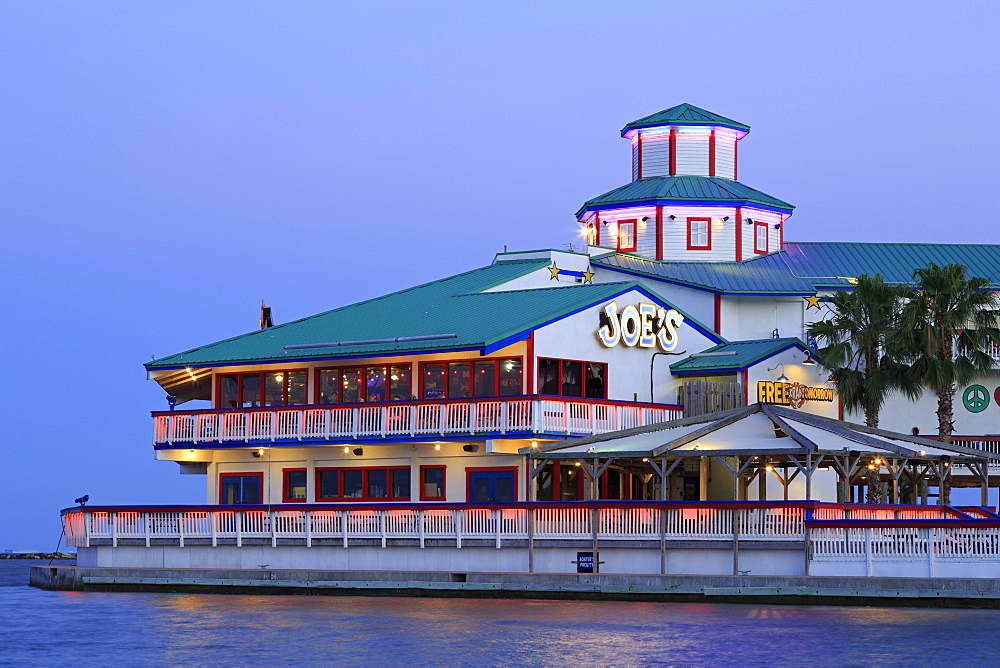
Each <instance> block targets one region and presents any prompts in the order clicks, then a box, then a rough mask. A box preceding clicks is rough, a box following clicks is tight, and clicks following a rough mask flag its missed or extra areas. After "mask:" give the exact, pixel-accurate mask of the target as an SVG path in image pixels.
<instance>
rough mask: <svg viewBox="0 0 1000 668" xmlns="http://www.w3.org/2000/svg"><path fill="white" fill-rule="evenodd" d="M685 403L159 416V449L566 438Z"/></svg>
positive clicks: (355, 407)
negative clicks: (282, 444) (352, 442)
mask: <svg viewBox="0 0 1000 668" xmlns="http://www.w3.org/2000/svg"><path fill="white" fill-rule="evenodd" d="M682 411H683V409H682V407H681V406H677V405H673V404H646V403H638V402H623V401H608V400H603V399H582V398H567V397H553V396H546V395H527V396H518V397H491V398H481V399H444V400H423V401H391V402H378V403H361V404H325V405H308V406H273V407H266V408H235V409H206V410H197V411H169V412H166V411H165V412H154V413H153V444H154V445H155V446H157V447H160V448H169V447H190V446H192V445H196V444H197V445H209V444H220V445H221V444H225V445H237V444H244V443H245V444H257V443H287V444H292V443H299V442H324V441H331V440H332V441H338V442H350V441H368V442H370V441H373V440H393V441H399V440H438V439H449V438H462V437H467V438H469V437H471V438H525V437H531V436H537V437H540V438H553V437H554V438H567V437H577V436H589V435H592V434H603V433H606V432H610V431H617V430H619V429H629V428H631V427H643V426H646V425H651V424H656V423H658V422H665V421H667V420H676V419H679V418H681V417H683V415H682Z"/></svg>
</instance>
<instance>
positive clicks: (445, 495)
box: [419, 464, 448, 501]
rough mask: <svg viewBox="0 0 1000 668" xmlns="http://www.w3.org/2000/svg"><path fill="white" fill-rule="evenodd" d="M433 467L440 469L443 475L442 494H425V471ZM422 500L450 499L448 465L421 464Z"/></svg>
mask: <svg viewBox="0 0 1000 668" xmlns="http://www.w3.org/2000/svg"><path fill="white" fill-rule="evenodd" d="M431 469H435V470H436V469H440V470H441V472H442V475H441V496H425V495H424V471H428V470H431ZM419 480H420V490H419V491H420V500H421V501H447V500H448V467H447V466H439V465H436V464H434V465H430V464H429V465H426V466H424V465H421V466H420V478H419Z"/></svg>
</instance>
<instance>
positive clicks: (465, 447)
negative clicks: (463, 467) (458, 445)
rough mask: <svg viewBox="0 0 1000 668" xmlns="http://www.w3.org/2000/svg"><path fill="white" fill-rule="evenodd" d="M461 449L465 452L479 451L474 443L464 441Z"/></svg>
mask: <svg viewBox="0 0 1000 668" xmlns="http://www.w3.org/2000/svg"><path fill="white" fill-rule="evenodd" d="M462 449H463V450H465V451H466V452H479V446H478V445H476V444H475V443H466V444H465V445H463V446H462Z"/></svg>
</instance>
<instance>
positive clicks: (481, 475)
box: [465, 466, 517, 503]
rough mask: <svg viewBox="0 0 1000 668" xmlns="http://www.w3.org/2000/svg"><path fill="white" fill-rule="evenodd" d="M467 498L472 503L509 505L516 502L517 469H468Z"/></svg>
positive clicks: (512, 467)
mask: <svg viewBox="0 0 1000 668" xmlns="http://www.w3.org/2000/svg"><path fill="white" fill-rule="evenodd" d="M465 475H466V477H467V478H468V485H467V487H466V489H467V496H468V500H469V501H471V502H473V503H511V502H513V501H517V467H516V466H498V467H472V466H470V467H468V468H466V469H465Z"/></svg>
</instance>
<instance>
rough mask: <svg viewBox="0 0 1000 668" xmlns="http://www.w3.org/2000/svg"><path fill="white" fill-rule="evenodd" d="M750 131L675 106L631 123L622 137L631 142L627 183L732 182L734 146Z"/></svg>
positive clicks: (735, 167)
mask: <svg viewBox="0 0 1000 668" xmlns="http://www.w3.org/2000/svg"><path fill="white" fill-rule="evenodd" d="M748 132H750V126H749V125H744V124H743V123H740V122H738V121H734V120H732V119H731V118H726V117H725V116H720V115H719V114H715V113H712V112H711V111H706V110H705V109H701V108H700V107H696V106H694V105H693V104H687V103H684V104H678V105H677V106H675V107H670V108H669V109H664V110H663V111H660V112H657V113H655V114H650V115H649V116H645V117H643V118H640V119H638V120H635V121H632V122H631V123H629V124H628V125H626V126H625V127H624V128H622V137H625V138H626V139H629V140H631V142H632V180H633V181H635V180H637V179H641V178H643V177H649V176H721V177H723V178H727V179H733V180H736V179H737V178H738V174H739V169H738V164H737V163H738V158H739V151H738V149H737V143H738V142H739V140H740V139H742V138H743V137H744V136H746V134H747V133H748Z"/></svg>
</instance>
